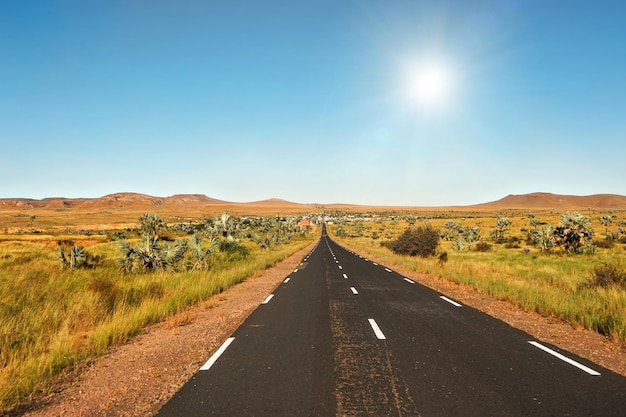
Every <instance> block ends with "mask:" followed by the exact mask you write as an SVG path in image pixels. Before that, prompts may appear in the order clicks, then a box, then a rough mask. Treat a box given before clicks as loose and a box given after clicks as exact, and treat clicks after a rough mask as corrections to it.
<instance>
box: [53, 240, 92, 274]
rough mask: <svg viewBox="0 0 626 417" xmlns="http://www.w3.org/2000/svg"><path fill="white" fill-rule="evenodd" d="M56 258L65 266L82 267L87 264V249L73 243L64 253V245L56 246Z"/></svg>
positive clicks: (71, 267)
mask: <svg viewBox="0 0 626 417" xmlns="http://www.w3.org/2000/svg"><path fill="white" fill-rule="evenodd" d="M57 259H58V260H59V261H61V263H62V264H63V266H65V267H67V268H70V269H78V268H84V267H85V266H87V251H85V248H84V247H83V246H80V245H74V246H72V247H71V248H70V251H69V253H68V254H67V255H66V254H65V247H63V246H59V247H57Z"/></svg>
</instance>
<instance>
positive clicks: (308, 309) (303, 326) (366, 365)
mask: <svg viewBox="0 0 626 417" xmlns="http://www.w3.org/2000/svg"><path fill="white" fill-rule="evenodd" d="M260 301H262V304H261V305H260V306H259V307H258V308H257V310H255V311H254V312H253V313H252V314H251V315H250V316H249V317H248V319H247V320H246V321H245V322H244V323H243V324H242V325H241V326H240V327H239V329H238V330H237V331H235V333H234V334H233V335H232V336H231V337H230V338H229V339H227V340H226V341H225V342H224V344H223V345H222V347H221V348H220V349H219V350H218V351H217V352H216V353H215V354H214V355H213V356H212V357H211V358H207V363H206V364H205V365H204V366H203V367H202V368H201V369H200V370H199V371H198V372H197V373H196V374H195V375H194V377H193V378H192V379H191V380H189V381H188V382H187V383H186V384H185V385H184V386H183V388H182V389H181V390H180V391H179V392H178V393H177V394H175V396H174V397H173V398H172V399H171V400H170V401H169V402H168V403H167V404H165V406H164V407H163V408H162V409H161V411H160V412H159V414H158V415H159V416H161V417H168V416H213V415H214V416H273V417H275V416H335V415H337V416H585V417H588V416H599V417H600V416H601V417H610V416H615V417H617V416H620V417H623V416H624V415H626V378H624V377H623V376H621V375H618V374H615V373H613V372H611V371H609V370H607V369H604V368H602V367H600V366H598V365H597V364H594V363H590V362H589V361H587V360H585V359H582V358H580V357H577V356H576V355H573V354H572V353H569V352H566V351H562V350H560V349H558V348H556V347H554V346H551V345H548V344H546V343H543V342H541V341H540V340H536V339H534V338H533V337H532V336H530V335H528V334H527V333H524V332H522V331H519V330H517V329H514V328H512V327H510V326H509V325H507V324H505V323H503V322H501V321H499V320H496V319H494V318H492V317H490V316H488V315H486V314H484V313H481V312H479V311H477V310H474V309H472V308H470V307H467V306H464V305H462V304H461V303H459V302H457V301H456V300H453V299H450V298H448V297H445V294H441V293H438V292H435V291H433V290H431V289H429V288H426V287H424V286H422V285H419V284H418V283H415V282H413V281H411V280H410V279H408V278H405V277H403V276H401V275H399V274H397V273H395V272H394V271H392V270H391V269H390V268H388V267H386V266H384V265H378V264H376V263H374V262H371V261H369V260H368V259H366V258H364V257H362V256H360V255H358V254H354V253H351V252H350V251H348V250H346V249H344V248H342V247H341V246H339V245H338V244H337V243H335V242H334V241H332V240H331V239H330V238H329V237H328V236H327V235H326V233H325V232H323V234H322V238H321V239H320V241H319V243H318V245H317V246H316V247H315V249H314V250H313V251H312V252H311V253H310V254H309V255H307V256H306V257H305V258H304V259H303V260H302V263H301V264H300V266H299V267H298V269H296V270H294V271H293V272H292V273H291V274H290V275H289V276H287V277H285V280H284V281H283V283H282V284H281V285H280V286H279V287H278V288H276V290H275V291H274V293H273V294H272V295H271V296H269V297H268V298H267V299H265V300H260Z"/></svg>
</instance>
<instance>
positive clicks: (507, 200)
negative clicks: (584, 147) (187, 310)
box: [0, 192, 626, 210]
mask: <svg viewBox="0 0 626 417" xmlns="http://www.w3.org/2000/svg"><path fill="white" fill-rule="evenodd" d="M221 205H231V206H232V205H242V206H291V207H303V206H310V207H314V206H322V207H323V206H333V207H334V206H351V207H355V208H356V207H359V206H362V207H376V206H368V205H358V204H349V203H333V204H306V203H296V202H292V201H287V200H284V199H280V198H269V199H265V200H259V201H251V202H232V201H225V200H219V199H216V198H212V197H208V196H206V195H204V194H174V195H171V196H168V197H157V196H151V195H148V194H142V193H134V192H120V193H113V194H107V195H104V196H102V197H96V198H65V197H46V198H43V199H39V200H38V199H31V198H0V209H18V210H20V209H73V208H76V209H78V208H83V209H87V208H89V209H106V208H136V209H139V208H145V209H146V210H149V209H150V207H155V206H156V207H158V206H161V207H180V206H187V207H204V206H221ZM406 207H415V208H418V207H420V206H406ZM456 207H464V208H518V209H539V208H543V209H549V208H576V209H587V208H594V209H626V196H623V195H619V194H593V195H588V196H576V195H562V194H553V193H547V192H534V193H528V194H509V195H507V196H505V197H503V198H501V199H499V200H495V201H491V202H487V203H480V204H473V205H466V206H456Z"/></svg>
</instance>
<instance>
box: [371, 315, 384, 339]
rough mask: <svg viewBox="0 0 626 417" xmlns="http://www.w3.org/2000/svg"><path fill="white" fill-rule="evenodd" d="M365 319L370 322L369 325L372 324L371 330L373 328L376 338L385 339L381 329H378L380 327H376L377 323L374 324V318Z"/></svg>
mask: <svg viewBox="0 0 626 417" xmlns="http://www.w3.org/2000/svg"><path fill="white" fill-rule="evenodd" d="M367 321H369V322H370V326H372V330H374V334H375V335H376V337H377V338H378V339H380V340H384V339H386V337H385V335H384V334H383V332H382V330H380V327H378V324H376V320H374V319H368V320H367Z"/></svg>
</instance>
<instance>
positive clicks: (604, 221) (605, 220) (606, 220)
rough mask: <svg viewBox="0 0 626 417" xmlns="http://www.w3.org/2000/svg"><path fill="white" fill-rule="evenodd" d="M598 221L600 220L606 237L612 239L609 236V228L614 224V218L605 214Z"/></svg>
mask: <svg viewBox="0 0 626 417" xmlns="http://www.w3.org/2000/svg"><path fill="white" fill-rule="evenodd" d="M598 220H600V224H601V225H602V226H604V232H605V235H606V237H607V239H608V238H609V237H610V236H609V226H610V225H611V223H613V216H611V215H606V214H605V215H604V216H600V218H599V219H598Z"/></svg>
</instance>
